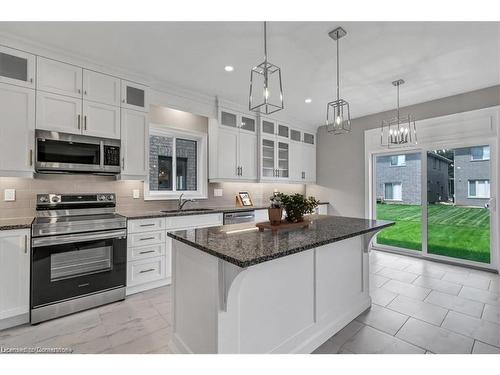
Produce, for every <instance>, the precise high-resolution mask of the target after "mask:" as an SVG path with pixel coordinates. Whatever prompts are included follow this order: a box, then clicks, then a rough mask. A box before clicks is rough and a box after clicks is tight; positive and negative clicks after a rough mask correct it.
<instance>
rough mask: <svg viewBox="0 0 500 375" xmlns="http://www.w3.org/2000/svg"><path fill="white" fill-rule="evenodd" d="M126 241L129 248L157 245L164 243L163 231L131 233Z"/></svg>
mask: <svg viewBox="0 0 500 375" xmlns="http://www.w3.org/2000/svg"><path fill="white" fill-rule="evenodd" d="M127 240H128V241H127V245H128V246H129V247H136V246H149V245H157V244H160V243H164V242H165V231H157V232H147V233H132V234H130V235H129V236H128V238H127Z"/></svg>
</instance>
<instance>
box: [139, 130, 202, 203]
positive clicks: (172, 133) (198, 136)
mask: <svg viewBox="0 0 500 375" xmlns="http://www.w3.org/2000/svg"><path fill="white" fill-rule="evenodd" d="M151 135H156V136H160V137H171V138H173V140H172V145H173V152H172V177H173V178H172V190H150V189H149V141H150V137H151ZM177 138H180V139H187V140H192V141H196V142H197V150H196V156H197V160H196V163H197V165H196V174H197V175H196V182H197V190H177V186H176V184H177V169H176V159H177V158H176V139H177ZM207 139H208V135H207V133H204V132H198V131H193V130H183V129H177V128H170V127H166V126H164V125H158V124H153V123H150V124H149V131H148V153H147V155H148V158H147V159H148V174H147V178H146V180H145V181H144V200H174V199H179V196H180V195H181V194H184V195H183V196H184V197H185V198H191V199H207V198H208V179H207V170H208V167H207V160H208V154H207Z"/></svg>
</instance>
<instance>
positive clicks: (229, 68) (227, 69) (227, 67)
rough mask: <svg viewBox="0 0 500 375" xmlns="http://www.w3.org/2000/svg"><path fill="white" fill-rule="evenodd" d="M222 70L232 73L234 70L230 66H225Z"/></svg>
mask: <svg viewBox="0 0 500 375" xmlns="http://www.w3.org/2000/svg"><path fill="white" fill-rule="evenodd" d="M224 70H225V71H226V72H232V71H233V70H234V67H232V66H231V65H226V66H225V67H224Z"/></svg>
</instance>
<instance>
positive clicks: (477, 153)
mask: <svg viewBox="0 0 500 375" xmlns="http://www.w3.org/2000/svg"><path fill="white" fill-rule="evenodd" d="M470 160H472V161H477V160H490V146H480V147H471V149H470Z"/></svg>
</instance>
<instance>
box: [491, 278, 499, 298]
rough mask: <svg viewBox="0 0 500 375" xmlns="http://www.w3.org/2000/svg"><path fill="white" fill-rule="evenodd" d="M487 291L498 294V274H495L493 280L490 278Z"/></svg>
mask: <svg viewBox="0 0 500 375" xmlns="http://www.w3.org/2000/svg"><path fill="white" fill-rule="evenodd" d="M489 291H490V292H492V293H497V294H500V277H499V276H497V277H495V278H494V279H493V280H491V284H490V289H489Z"/></svg>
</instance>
